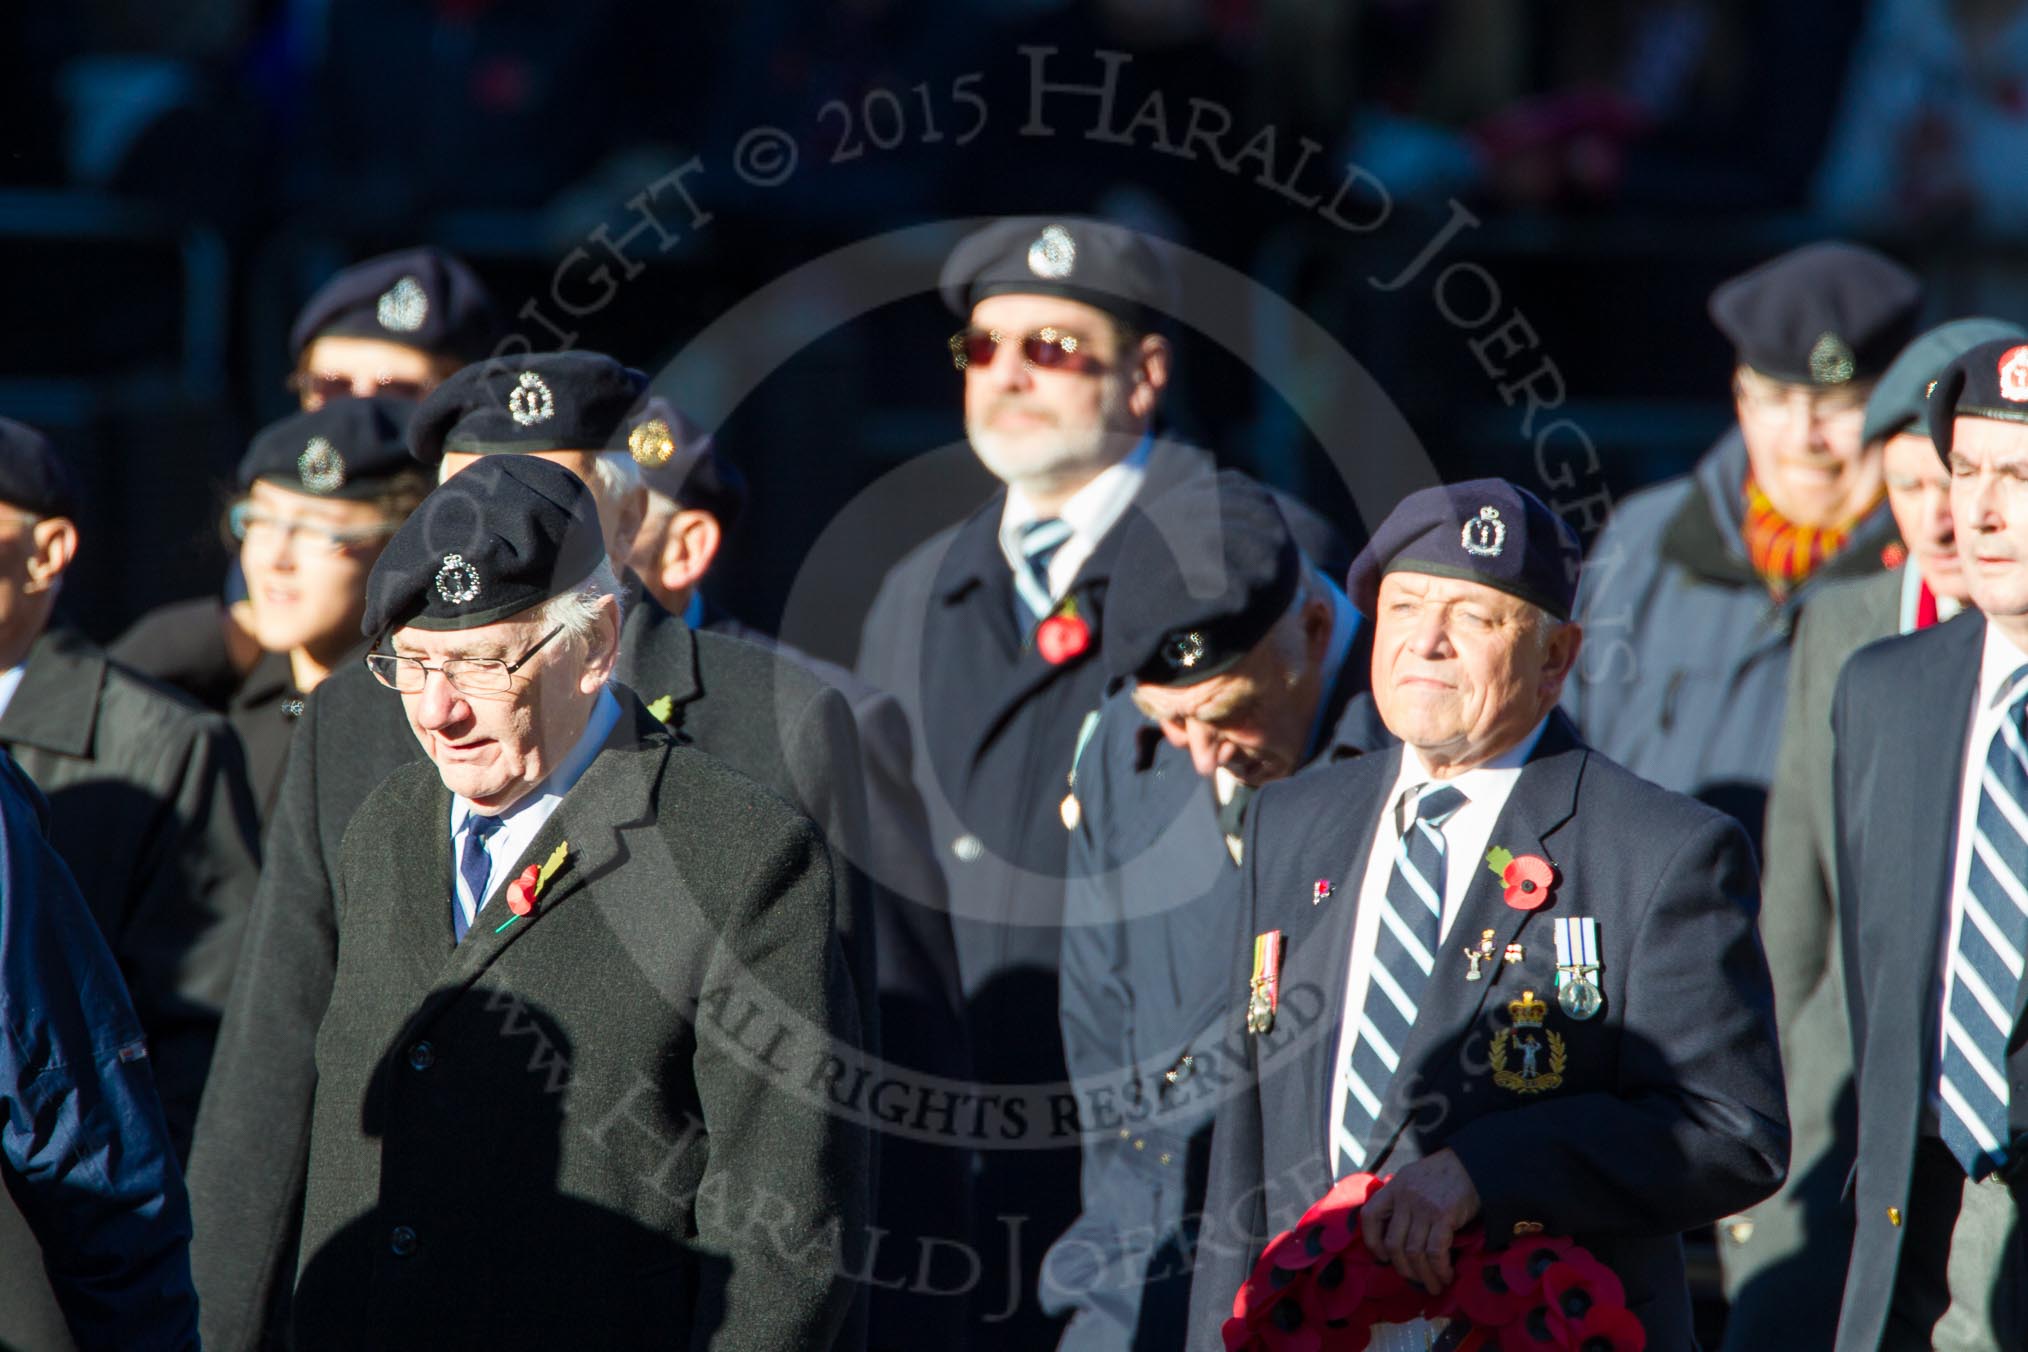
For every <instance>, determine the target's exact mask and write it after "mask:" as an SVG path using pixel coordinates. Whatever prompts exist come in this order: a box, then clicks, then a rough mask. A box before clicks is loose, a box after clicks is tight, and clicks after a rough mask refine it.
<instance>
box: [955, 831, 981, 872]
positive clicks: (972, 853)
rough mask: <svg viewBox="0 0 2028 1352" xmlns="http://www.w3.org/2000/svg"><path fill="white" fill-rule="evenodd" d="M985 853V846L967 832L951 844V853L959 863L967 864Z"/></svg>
mask: <svg viewBox="0 0 2028 1352" xmlns="http://www.w3.org/2000/svg"><path fill="white" fill-rule="evenodd" d="M985 852H986V847H985V845H984V844H983V843H982V842H981V841H980V840H979V838H978V837H977V836H975V835H973V834H972V833H971V832H969V831H967V832H966V833H965V834H964V835H962V836H959V837H958V838H957V839H956V840H954V841H952V842H951V853H952V854H954V855H956V856H957V857H958V859H959V861H960V862H961V863H966V864H969V863H971V862H972V861H973V860H975V859H977V858H978V857H979V856H980V855H982V854H984V853H985Z"/></svg>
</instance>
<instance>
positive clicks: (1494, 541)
mask: <svg viewBox="0 0 2028 1352" xmlns="http://www.w3.org/2000/svg"><path fill="white" fill-rule="evenodd" d="M1458 543H1459V544H1461V545H1463V546H1464V548H1465V552H1466V553H1467V554H1477V555H1478V556H1479V557H1481V558H1486V559H1492V558H1498V557H1499V555H1500V551H1501V550H1502V549H1505V548H1506V547H1507V523H1506V522H1504V521H1502V520H1501V519H1500V513H1499V511H1498V510H1497V509H1495V508H1492V507H1481V508H1480V509H1479V514H1478V515H1477V516H1475V517H1473V518H1472V519H1471V520H1470V521H1467V522H1466V523H1465V528H1464V530H1463V531H1462V532H1460V533H1459V536H1458Z"/></svg>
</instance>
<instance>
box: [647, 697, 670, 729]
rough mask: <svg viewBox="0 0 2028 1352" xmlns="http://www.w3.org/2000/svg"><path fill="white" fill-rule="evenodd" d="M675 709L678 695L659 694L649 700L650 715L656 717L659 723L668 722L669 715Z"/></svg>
mask: <svg viewBox="0 0 2028 1352" xmlns="http://www.w3.org/2000/svg"><path fill="white" fill-rule="evenodd" d="M675 711H676V697H675V696H674V695H658V696H656V697H655V698H654V699H652V700H649V701H648V717H650V718H652V719H654V720H655V721H656V722H657V723H667V722H668V721H669V715H670V714H672V713H674V712H675Z"/></svg>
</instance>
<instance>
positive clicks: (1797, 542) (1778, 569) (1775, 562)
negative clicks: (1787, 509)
mask: <svg viewBox="0 0 2028 1352" xmlns="http://www.w3.org/2000/svg"><path fill="white" fill-rule="evenodd" d="M1866 510H1867V511H1869V512H1870V511H1871V510H1873V509H1872V508H1871V507H1868V508H1867V509H1866ZM1864 515H1865V513H1864V512H1862V513H1861V514H1860V518H1863V517H1864ZM1860 518H1854V519H1853V520H1852V521H1848V522H1846V523H1844V524H1843V525H1840V526H1800V525H1797V524H1796V523H1795V522H1793V521H1791V520H1789V519H1788V518H1787V517H1785V516H1783V515H1782V514H1781V512H1780V511H1778V510H1777V509H1776V507H1775V505H1774V504H1773V503H1772V502H1770V501H1768V496H1767V494H1766V493H1764V492H1762V491H1761V487H1760V484H1759V483H1758V482H1757V481H1756V480H1755V479H1754V477H1753V474H1752V472H1751V471H1748V473H1747V476H1746V520H1745V522H1744V523H1742V525H1741V527H1740V532H1741V534H1742V535H1744V536H1745V537H1746V558H1747V562H1749V563H1751V564H1752V565H1753V571H1754V572H1756V573H1759V574H1760V577H1761V581H1763V582H1765V583H1767V589H1768V590H1769V591H1770V592H1773V593H1774V594H1775V595H1776V596H1786V595H1787V594H1788V593H1790V592H1792V591H1794V590H1795V589H1796V588H1797V587H1800V586H1801V585H1802V584H1803V582H1804V581H1805V580H1806V579H1807V578H1808V577H1809V576H1810V574H1812V573H1814V572H1816V571H1817V569H1818V568H1820V567H1822V566H1823V564H1824V563H1825V562H1826V561H1827V560H1829V559H1831V558H1833V557H1835V556H1836V555H1837V553H1838V552H1839V551H1840V550H1842V549H1843V548H1844V547H1845V542H1846V541H1847V540H1849V539H1850V538H1851V536H1852V527H1853V525H1854V524H1856V522H1857V521H1858V520H1859V519H1860Z"/></svg>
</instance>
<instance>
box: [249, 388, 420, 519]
mask: <svg viewBox="0 0 2028 1352" xmlns="http://www.w3.org/2000/svg"><path fill="white" fill-rule="evenodd" d="M415 409H416V406H415V405H414V404H413V403H411V402H410V401H409V400H406V399H392V398H386V397H382V398H378V399H334V400H333V401H331V402H330V403H328V404H326V405H324V406H323V407H322V408H320V409H317V410H316V411H315V412H312V413H296V414H291V415H290V416H289V417H286V418H284V419H282V420H281V421H280V422H276V423H269V424H268V425H267V426H266V427H263V428H262V429H261V430H260V431H259V432H257V433H255V434H254V439H253V444H252V445H251V446H249V447H248V448H247V453H246V455H245V456H244V457H242V458H241V460H240V462H239V487H240V491H241V492H245V491H246V490H247V489H249V488H251V487H253V484H254V480H256V479H263V480H266V481H267V482H269V483H272V484H277V485H279V486H281V487H283V488H287V489H292V490H294V491H295V492H298V493H310V494H314V495H316V496H317V497H321V498H349V499H354V500H363V499H367V498H375V497H378V496H380V495H381V494H382V493H384V492H386V491H387V489H388V486H389V485H390V484H391V483H392V482H393V480H395V479H396V478H398V477H400V476H401V475H404V474H407V475H414V474H418V473H420V471H418V470H417V468H416V463H415V461H414V460H413V459H411V458H410V457H409V453H408V440H407V438H408V420H409V418H410V417H411V416H412V415H413V414H414V413H415Z"/></svg>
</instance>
